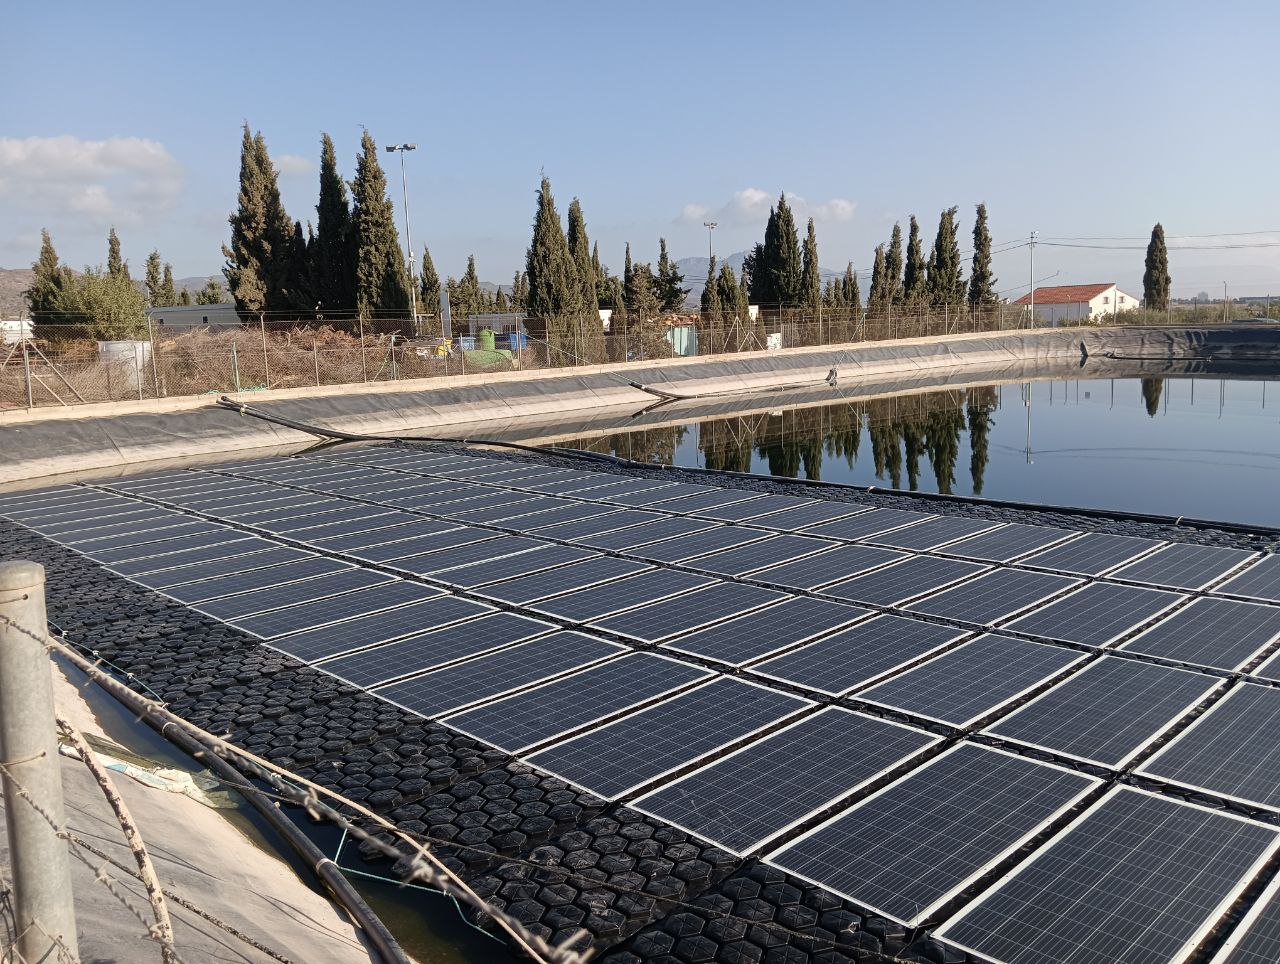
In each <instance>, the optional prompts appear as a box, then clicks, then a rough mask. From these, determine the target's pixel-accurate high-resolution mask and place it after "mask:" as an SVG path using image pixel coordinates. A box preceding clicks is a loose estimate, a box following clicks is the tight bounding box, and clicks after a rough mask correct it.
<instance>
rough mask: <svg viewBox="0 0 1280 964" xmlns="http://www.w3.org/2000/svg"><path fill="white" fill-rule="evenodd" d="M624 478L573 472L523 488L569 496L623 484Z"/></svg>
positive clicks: (532, 483)
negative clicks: (603, 486)
mask: <svg viewBox="0 0 1280 964" xmlns="http://www.w3.org/2000/svg"><path fill="white" fill-rule="evenodd" d="M621 481H622V476H607V475H601V474H600V473H598V472H571V473H569V474H566V475H559V476H555V477H553V478H548V479H546V480H545V481H544V480H542V479H538V480H535V481H533V482H529V483H526V484H525V485H523V486H521V488H524V489H527V490H529V491H530V492H548V493H552V494H555V495H568V494H570V493H574V494H576V493H578V492H580V491H586V490H589V489H594V488H597V487H599V486H601V485H612V484H613V483H614V482H621Z"/></svg>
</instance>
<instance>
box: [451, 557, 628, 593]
mask: <svg viewBox="0 0 1280 964" xmlns="http://www.w3.org/2000/svg"><path fill="white" fill-rule="evenodd" d="M652 569H653V567H652V566H646V565H644V564H643V563H640V562H634V561H632V560H630V559H616V558H611V557H609V556H599V557H597V558H592V559H588V560H586V561H584V562H578V563H572V564H570V565H567V566H562V567H560V568H558V569H550V570H548V571H546V572H537V573H533V574H531V575H528V576H517V577H516V578H513V579H506V580H503V581H502V582H498V583H491V584H489V585H486V586H483V587H480V588H478V589H477V590H476V592H478V593H479V594H480V595H482V596H486V597H488V598H490V599H497V600H499V601H500V602H508V603H513V604H528V603H531V602H533V601H535V600H537V599H545V598H546V597H547V596H555V595H559V594H560V593H565V592H572V591H573V590H576V589H586V588H587V587H589V586H594V585H597V584H599V583H604V582H607V581H608V580H610V579H619V578H621V577H623V576H634V575H637V574H639V573H643V572H649V571H652Z"/></svg>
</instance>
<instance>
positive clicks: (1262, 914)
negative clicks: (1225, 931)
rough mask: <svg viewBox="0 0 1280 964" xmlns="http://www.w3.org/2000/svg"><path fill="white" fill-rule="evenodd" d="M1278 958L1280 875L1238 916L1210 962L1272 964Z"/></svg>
mask: <svg viewBox="0 0 1280 964" xmlns="http://www.w3.org/2000/svg"><path fill="white" fill-rule="evenodd" d="M1276 961H1280V875H1277V876H1276V877H1275V878H1274V879H1273V880H1272V881H1271V883H1270V884H1268V885H1267V888H1266V890H1264V891H1263V892H1262V894H1261V895H1260V896H1259V897H1258V899H1257V900H1256V901H1254V903H1253V906H1252V907H1250V908H1249V910H1248V911H1247V912H1246V913H1245V915H1244V917H1243V918H1241V920H1240V923H1239V924H1237V925H1236V928H1235V930H1233V931H1232V932H1231V935H1230V937H1228V938H1227V940H1226V942H1225V943H1224V944H1223V946H1222V949H1221V950H1220V951H1219V952H1218V953H1217V954H1216V955H1215V956H1214V958H1213V964H1275V962H1276Z"/></svg>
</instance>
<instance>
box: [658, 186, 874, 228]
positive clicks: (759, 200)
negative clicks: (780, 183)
mask: <svg viewBox="0 0 1280 964" xmlns="http://www.w3.org/2000/svg"><path fill="white" fill-rule="evenodd" d="M775 197H776V196H775V195H773V194H770V193H769V192H767V191H762V190H761V189H760V188H758V187H745V188H743V189H742V190H741V191H735V192H734V194H733V197H731V198H729V200H728V201H726V202H725V203H724V204H722V205H721V206H720V207H718V208H714V209H713V208H712V207H711V206H710V205H707V204H698V203H690V204H686V205H685V206H684V208H683V209H682V210H681V212H680V216H679V217H678V218H677V219H676V220H677V221H683V222H686V223H693V224H696V223H699V222H701V221H702V220H703V219H704V218H706V217H708V216H710V217H711V218H712V219H713V220H715V221H719V222H721V223H723V224H755V223H757V222H759V221H762V220H764V219H765V218H766V217H768V215H769V208H771V207H772V206H773V204H774V203H775ZM787 203H789V204H790V205H791V209H792V211H794V212H795V215H796V218H797V220H803V219H806V218H809V217H812V218H813V219H814V220H815V221H850V220H852V219H853V214H854V210H855V209H856V207H857V205H856V204H855V203H854V202H853V201H850V200H848V199H846V198H839V197H836V198H831V200H829V201H825V202H823V203H822V204H813V205H811V204H809V203H808V202H807V201H806V200H805V199H804V198H802V197H800V196H799V195H798V194H788V195H787Z"/></svg>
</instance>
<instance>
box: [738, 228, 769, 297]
mask: <svg viewBox="0 0 1280 964" xmlns="http://www.w3.org/2000/svg"><path fill="white" fill-rule="evenodd" d="M773 219H774V215H773V212H772V211H770V212H769V220H770V222H772V221H773ZM768 234H769V229H768V228H767V227H766V228H765V236H766V237H767V236H768ZM742 276H743V277H744V278H746V279H747V290H748V291H749V292H751V301H752V302H753V303H754V304H757V305H765V304H769V303H770V302H771V301H772V300H773V299H772V297H771V295H772V291H771V288H770V280H769V272H768V270H767V269H766V267H765V254H764V245H763V244H762V243H760V242H759V241H757V242H756V244H755V246H754V247H753V248H752V249H751V251H750V252H749V253H748V254H747V256H746V257H745V258H743V259H742Z"/></svg>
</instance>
